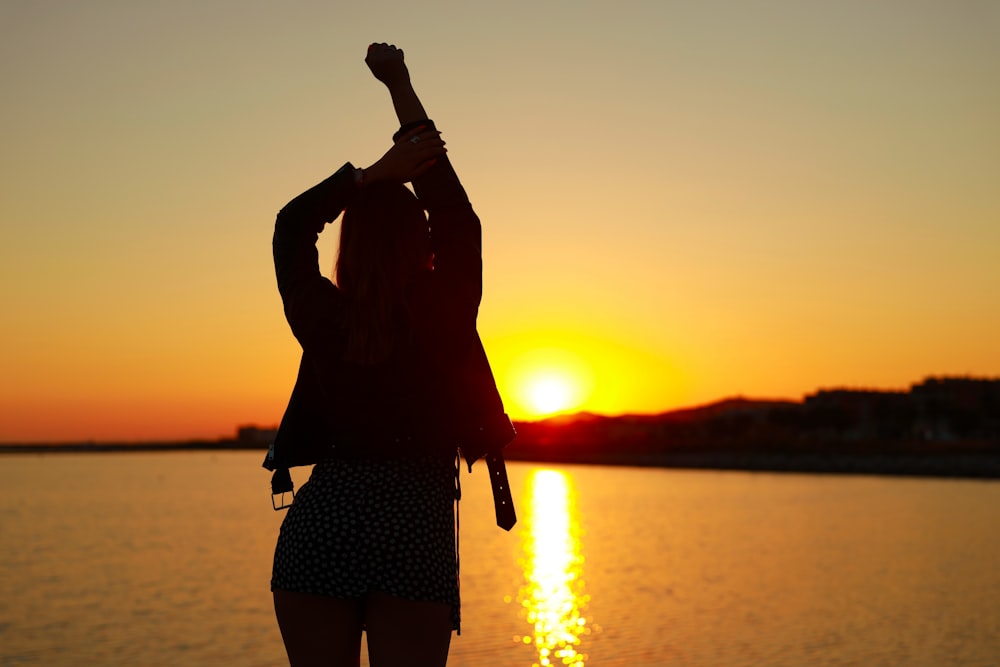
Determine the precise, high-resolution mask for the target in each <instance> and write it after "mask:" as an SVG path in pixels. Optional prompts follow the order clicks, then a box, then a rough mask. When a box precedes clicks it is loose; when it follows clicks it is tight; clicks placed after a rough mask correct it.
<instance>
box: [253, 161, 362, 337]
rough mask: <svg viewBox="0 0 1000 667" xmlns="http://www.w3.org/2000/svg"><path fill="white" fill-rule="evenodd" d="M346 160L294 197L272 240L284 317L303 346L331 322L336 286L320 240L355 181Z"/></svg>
mask: <svg viewBox="0 0 1000 667" xmlns="http://www.w3.org/2000/svg"><path fill="white" fill-rule="evenodd" d="M354 172H355V169H354V166H353V165H352V164H351V163H350V162H348V163H346V164H344V166H343V167H341V168H340V169H338V170H337V172H336V173H334V174H333V175H332V176H330V177H329V178H327V179H326V180H324V181H323V182H322V183H319V184H318V185H315V186H313V187H311V188H310V189H308V190H306V191H305V192H303V193H302V194H300V195H299V196H298V197H296V198H295V199H293V200H291V201H290V202H288V204H286V205H285V206H284V208H282V209H281V211H280V212H279V213H278V217H277V220H276V221H275V224H274V237H273V239H272V242H271V247H272V251H273V254H274V273H275V277H276V278H277V282H278V292H279V293H280V294H281V302H282V305H283V306H284V310H285V318H286V319H287V320H288V324H289V325H290V326H291V328H292V333H294V334H295V337H296V338H297V339H298V340H299V343H301V344H302V346H303V347H306V342H307V340H310V339H312V338H313V337H315V336H316V335H317V334H318V333H319V332H321V331H322V330H323V327H324V326H327V325H329V324H330V322H329V319H330V317H331V316H333V313H332V312H330V310H329V307H330V306H331V305H332V301H333V300H335V299H336V298H337V297H336V294H337V289H336V287H334V285H333V283H331V282H330V280H329V279H327V278H325V277H324V276H323V275H322V274H321V273H320V268H319V252H318V251H317V250H316V241H317V239H318V237H319V233H320V232H321V231H323V227H324V226H325V225H326V224H327V223H329V222H333V221H334V220H336V219H337V217H338V216H339V215H340V214H341V213H342V212H343V210H344V208H345V207H346V206H347V203H348V201H349V200H350V198H351V196H352V195H353V194H354V192H355V189H356V188H357V185H356V184H355V181H354Z"/></svg>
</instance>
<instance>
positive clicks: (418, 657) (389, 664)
mask: <svg viewBox="0 0 1000 667" xmlns="http://www.w3.org/2000/svg"><path fill="white" fill-rule="evenodd" d="M451 628H452V619H451V605H449V604H445V603H441V602H420V601H416V600H405V599H403V598H398V597H394V596H392V595H388V594H387V593H370V594H369V595H368V597H367V598H366V600H365V629H366V632H367V633H368V658H369V660H370V661H371V665H372V667H401V666H403V665H405V666H406V667H443V666H444V665H445V663H446V662H447V661H448V648H449V646H450V644H451Z"/></svg>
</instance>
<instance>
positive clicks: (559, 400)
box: [528, 376, 571, 415]
mask: <svg viewBox="0 0 1000 667" xmlns="http://www.w3.org/2000/svg"><path fill="white" fill-rule="evenodd" d="M528 396H529V399H530V400H531V407H532V408H534V410H535V412H537V413H538V414H543V415H544V414H550V413H553V412H558V411H560V410H565V409H566V408H567V407H568V406H569V403H570V396H571V392H570V388H569V386H568V384H567V382H566V380H564V379H563V378H559V377H554V376H549V377H540V378H538V379H537V380H534V381H533V382H532V385H531V389H530V390H529V392H528Z"/></svg>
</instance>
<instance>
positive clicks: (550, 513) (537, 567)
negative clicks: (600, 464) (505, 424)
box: [518, 470, 590, 667]
mask: <svg viewBox="0 0 1000 667" xmlns="http://www.w3.org/2000/svg"><path fill="white" fill-rule="evenodd" d="M525 494H526V497H527V503H526V504H527V505H528V507H529V512H528V516H527V517H526V526H525V528H526V529H525V531H524V532H523V535H524V556H523V560H522V563H521V565H522V569H523V571H524V578H525V581H524V585H523V586H522V587H521V589H520V591H519V592H518V601H519V602H520V604H521V615H522V616H523V617H524V618H525V620H527V622H528V623H529V624H530V625H531V626H532V629H533V632H532V634H530V635H526V636H524V637H522V638H521V641H522V642H524V643H525V644H534V646H535V649H536V650H537V651H538V658H537V661H536V662H534V663H533V665H532V667H548V666H550V665H568V666H570V667H584V661H585V660H586V659H587V656H586V654H584V653H582V652H581V638H582V637H583V636H584V635H587V634H589V632H590V631H589V628H588V627H587V619H586V617H585V616H584V615H583V612H584V610H585V609H586V605H587V599H588V598H587V595H586V593H585V591H584V581H583V555H582V553H581V549H580V526H579V518H578V514H577V509H576V498H575V494H574V491H573V486H572V482H571V480H570V477H569V476H568V475H566V474H565V473H562V472H557V471H555V470H533V471H531V472H530V473H529V475H528V478H527V480H526V484H525Z"/></svg>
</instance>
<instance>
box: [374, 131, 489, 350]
mask: <svg viewBox="0 0 1000 667" xmlns="http://www.w3.org/2000/svg"><path fill="white" fill-rule="evenodd" d="M420 125H425V126H428V127H429V128H430V129H434V122H433V121H431V120H422V121H416V122H414V123H408V124H406V125H404V126H403V127H401V128H400V129H399V131H397V132H396V134H395V135H394V136H393V139H394V140H395V139H397V138H398V137H399V136H400V135H401V134H403V133H405V132H408V131H409V130H410V129H412V128H414V127H417V126H420ZM413 189H414V192H416V194H417V197H418V198H419V199H420V202H421V203H422V204H423V206H424V208H426V209H427V219H428V224H429V225H430V229H431V249H432V251H433V252H434V281H435V283H437V287H438V290H439V292H440V295H441V298H442V299H444V300H446V301H447V303H446V304H442V307H443V308H444V312H445V313H446V315H445V318H446V319H447V320H448V321H449V324H450V326H453V327H456V328H457V330H458V331H461V332H464V333H470V332H471V333H474V332H475V328H476V317H477V315H478V312H479V303H480V301H481V300H482V296H483V253H482V247H483V245H482V226H481V224H480V221H479V217H478V216H477V215H476V213H475V211H474V210H473V209H472V204H471V203H470V202H469V197H468V195H466V193H465V188H463V187H462V183H461V182H460V181H459V179H458V175H457V174H456V173H455V169H454V167H452V164H451V160H449V159H448V156H447V155H443V156H441V157H440V158H438V160H437V162H436V163H435V164H434V166H433V167H431V168H430V169H429V170H428V171H427V172H425V173H424V174H423V175H422V176H420V177H418V178H416V179H414V181H413Z"/></svg>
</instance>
